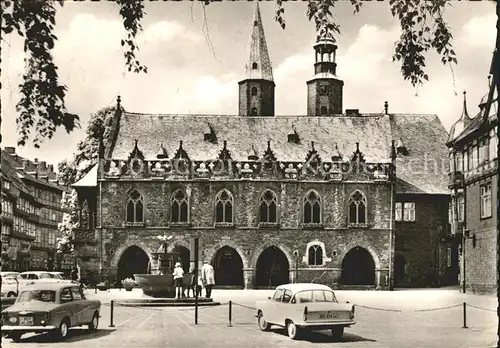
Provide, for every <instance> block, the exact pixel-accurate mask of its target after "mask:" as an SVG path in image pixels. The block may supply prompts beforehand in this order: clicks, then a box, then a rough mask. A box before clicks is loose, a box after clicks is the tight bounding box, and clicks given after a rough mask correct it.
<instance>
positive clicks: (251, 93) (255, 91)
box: [250, 87, 257, 96]
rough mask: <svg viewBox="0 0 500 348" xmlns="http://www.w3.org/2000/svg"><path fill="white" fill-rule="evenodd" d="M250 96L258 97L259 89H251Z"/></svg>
mask: <svg viewBox="0 0 500 348" xmlns="http://www.w3.org/2000/svg"><path fill="white" fill-rule="evenodd" d="M250 95H251V96H256V95H257V87H252V89H250Z"/></svg>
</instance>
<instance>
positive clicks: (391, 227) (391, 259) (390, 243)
mask: <svg viewBox="0 0 500 348" xmlns="http://www.w3.org/2000/svg"><path fill="white" fill-rule="evenodd" d="M390 217H391V218H390V220H389V255H390V261H389V284H388V286H389V290H392V289H393V285H392V284H393V282H392V263H393V262H394V257H393V253H392V236H393V230H392V229H393V221H392V219H393V218H394V182H392V183H391V215H390ZM379 274H380V272H379Z"/></svg>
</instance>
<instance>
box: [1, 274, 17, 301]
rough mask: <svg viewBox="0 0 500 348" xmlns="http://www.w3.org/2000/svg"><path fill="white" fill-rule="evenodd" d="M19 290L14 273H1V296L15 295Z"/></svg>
mask: <svg viewBox="0 0 500 348" xmlns="http://www.w3.org/2000/svg"><path fill="white" fill-rule="evenodd" d="M18 292H19V281H18V280H17V279H16V277H15V276H14V275H11V276H4V275H2V291H1V296H2V297H16V296H17V293H18Z"/></svg>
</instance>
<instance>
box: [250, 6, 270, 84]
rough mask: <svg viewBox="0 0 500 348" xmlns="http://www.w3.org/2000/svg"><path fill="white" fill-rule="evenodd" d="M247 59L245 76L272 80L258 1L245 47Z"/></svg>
mask: <svg viewBox="0 0 500 348" xmlns="http://www.w3.org/2000/svg"><path fill="white" fill-rule="evenodd" d="M247 54H248V61H247V63H246V64H245V72H246V78H247V79H252V80H256V79H259V80H268V81H273V68H272V66H271V59H269V52H268V51H267V43H266V35H265V34H264V26H263V25H262V17H261V15H260V8H259V2H257V3H256V5H255V13H254V16H253V27H252V35H251V36H250V41H249V43H248V48H247Z"/></svg>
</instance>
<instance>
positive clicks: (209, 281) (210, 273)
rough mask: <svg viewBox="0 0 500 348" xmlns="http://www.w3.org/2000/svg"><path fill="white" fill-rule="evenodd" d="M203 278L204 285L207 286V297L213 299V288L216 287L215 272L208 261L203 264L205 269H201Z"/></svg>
mask: <svg viewBox="0 0 500 348" xmlns="http://www.w3.org/2000/svg"><path fill="white" fill-rule="evenodd" d="M201 278H202V279H203V284H204V285H205V293H206V297H207V298H211V297H212V288H213V287H214V285H215V271H214V268H213V267H212V265H210V264H209V263H208V261H207V260H205V262H203V267H201Z"/></svg>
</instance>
